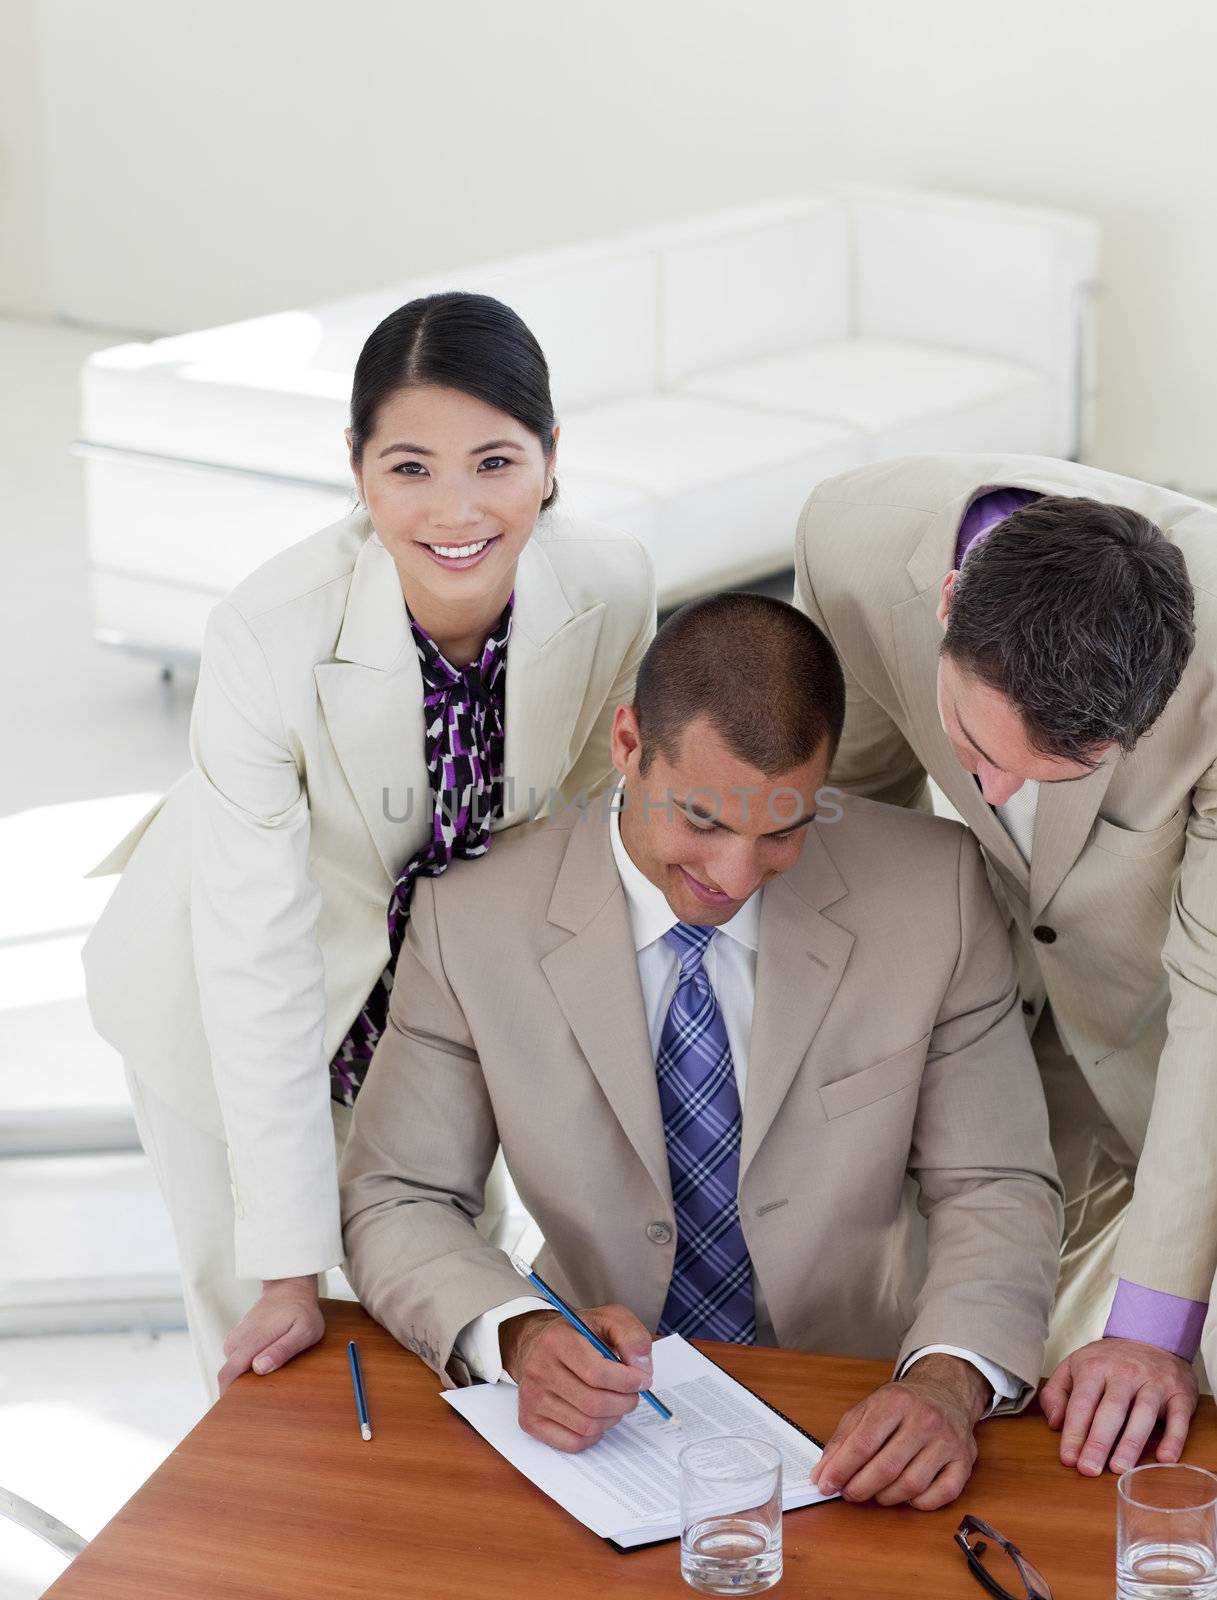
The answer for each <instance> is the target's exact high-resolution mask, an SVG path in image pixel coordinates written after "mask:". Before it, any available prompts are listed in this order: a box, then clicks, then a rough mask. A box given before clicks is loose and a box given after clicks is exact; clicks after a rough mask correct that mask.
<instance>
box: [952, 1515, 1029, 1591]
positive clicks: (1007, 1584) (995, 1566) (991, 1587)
mask: <svg viewBox="0 0 1217 1600" xmlns="http://www.w3.org/2000/svg"><path fill="white" fill-rule="evenodd" d="M955 1543H956V1544H957V1545H958V1546H959V1548H960V1549H961V1550H962V1551H963V1553H964V1555H965V1556H966V1557H967V1560H968V1569H969V1571H970V1572H971V1574H972V1576H973V1577H974V1578H975V1579H976V1581H977V1583H979V1584H982V1585H983V1586H984V1588H986V1589H987V1590H988V1591H989V1593H990V1594H991V1595H994V1596H995V1597H996V1600H1052V1590H1051V1589H1050V1588H1049V1587H1048V1580H1047V1578H1045V1577H1044V1575H1043V1573H1042V1572H1040V1570H1039V1569H1038V1568H1037V1567H1034V1566H1032V1564H1031V1562H1030V1561H1028V1560H1027V1558H1026V1556H1025V1555H1023V1553H1022V1551H1021V1550H1020V1549H1019V1548H1018V1546H1017V1545H1016V1544H1011V1543H1010V1541H1009V1539H1007V1538H1006V1537H1005V1535H1004V1534H1001V1533H998V1531H997V1529H996V1528H991V1527H990V1526H989V1524H988V1523H987V1522H982V1521H981V1520H980V1518H979V1517H969V1516H965V1517H964V1519H963V1521H962V1522H961V1523H960V1524H959V1527H958V1529H957V1530H956V1533H955ZM990 1546H994V1547H995V1548H990Z"/></svg>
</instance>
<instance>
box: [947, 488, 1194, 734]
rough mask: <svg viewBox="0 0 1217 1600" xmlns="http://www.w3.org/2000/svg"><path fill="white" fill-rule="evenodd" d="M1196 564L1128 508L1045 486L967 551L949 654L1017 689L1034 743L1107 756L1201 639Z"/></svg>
mask: <svg viewBox="0 0 1217 1600" xmlns="http://www.w3.org/2000/svg"><path fill="white" fill-rule="evenodd" d="M1193 609H1194V596H1193V593H1192V585H1191V581H1190V580H1189V578H1188V575H1187V566H1186V564H1185V563H1184V560H1183V556H1182V554H1181V552H1180V551H1179V549H1178V548H1177V546H1175V545H1173V544H1171V542H1170V541H1169V539H1167V538H1166V536H1165V535H1164V534H1163V532H1162V530H1161V529H1160V528H1158V527H1155V525H1154V524H1153V523H1152V522H1150V521H1149V520H1148V518H1146V517H1143V516H1141V515H1140V514H1139V513H1138V512H1136V511H1130V510H1129V509H1128V508H1127V507H1126V506H1113V505H1106V504H1104V503H1102V502H1101V501H1098V500H1087V499H1082V498H1074V497H1073V496H1069V495H1046V496H1044V498H1043V499H1041V500H1036V501H1034V502H1032V503H1031V504H1030V505H1027V506H1024V507H1023V508H1022V509H1021V510H1019V511H1015V512H1013V513H1012V514H1011V515H1010V516H1008V517H1006V518H1005V519H1004V521H1002V522H999V523H998V524H997V526H996V527H995V528H994V529H993V530H992V532H991V533H989V534H988V536H987V537H986V538H985V539H983V540H982V541H981V542H980V543H979V544H978V545H976V546H975V547H974V548H973V550H972V551H971V553H970V554H969V555H968V556H967V557H966V559H965V561H964V564H963V570H962V572H961V573H960V574H959V577H958V578H957V579H956V581H955V587H954V589H953V591H952V593H951V604H950V612H949V615H948V617H947V628H946V637H945V639H944V640H943V645H942V649H943V653H944V654H945V655H948V656H950V657H951V659H952V660H953V661H956V662H957V663H958V664H959V665H960V666H961V667H963V668H965V669H966V670H967V671H969V672H971V673H974V674H975V676H976V677H978V678H979V679H980V680H981V681H982V682H983V683H986V684H988V685H989V687H990V688H993V689H996V690H998V691H999V692H1000V693H1001V694H1004V695H1005V696H1006V698H1007V699H1008V700H1010V701H1011V703H1012V704H1013V705H1014V707H1015V709H1016V710H1017V711H1018V712H1019V714H1020V715H1021V717H1022V719H1023V723H1024V725H1025V727H1026V730H1027V737H1028V740H1029V742H1030V743H1031V745H1032V748H1033V749H1036V750H1039V751H1041V752H1042V753H1044V754H1045V755H1051V756H1059V757H1062V758H1064V759H1066V760H1070V761H1080V762H1083V763H1085V764H1086V765H1088V766H1093V765H1095V764H1096V763H1097V761H1098V759H1099V756H1098V751H1099V750H1100V747H1101V746H1103V745H1106V744H1110V743H1115V744H1117V745H1118V746H1119V747H1120V749H1121V750H1123V751H1126V752H1127V751H1129V750H1131V749H1132V748H1133V747H1134V745H1135V744H1136V742H1137V740H1138V739H1139V738H1140V737H1141V735H1142V734H1143V733H1144V732H1145V731H1146V730H1147V729H1148V728H1151V727H1152V726H1153V724H1154V723H1155V722H1156V721H1157V719H1158V718H1159V716H1161V714H1162V711H1163V709H1164V708H1165V706H1166V702H1167V701H1168V700H1169V699H1170V697H1171V695H1172V694H1174V692H1175V690H1176V688H1178V686H1179V680H1180V678H1181V677H1182V676H1183V669H1184V667H1186V665H1187V661H1188V657H1189V656H1190V655H1191V653H1192V646H1193V644H1194V642H1195V627H1194V624H1193Z"/></svg>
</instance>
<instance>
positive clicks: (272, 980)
mask: <svg viewBox="0 0 1217 1600" xmlns="http://www.w3.org/2000/svg"><path fill="white" fill-rule="evenodd" d="M654 616H655V600H654V581H653V577H652V573H651V566H650V561H649V559H648V557H647V555H646V553H645V551H644V550H643V549H642V547H641V546H640V545H639V544H638V543H637V542H636V541H635V540H633V539H631V538H629V537H628V536H626V535H623V534H617V533H613V532H611V531H609V530H607V529H605V528H599V527H596V526H595V525H592V524H578V523H573V522H571V521H570V520H569V519H567V518H562V517H554V518H548V517H547V518H543V519H542V521H541V523H540V524H539V526H538V530H537V532H536V533H535V534H534V536H533V538H532V540H531V541H530V543H529V544H528V545H527V546H526V548H525V550H524V552H523V554H522V556H521V558H520V564H519V569H518V574H517V581H516V603H515V613H514V618H513V622H512V632H511V641H510V644H509V647H508V652H507V669H506V724H507V726H506V748H505V752H504V766H505V772H506V778H507V782H506V794H505V802H504V805H505V810H504V815H503V817H502V818H501V820H500V821H499V822H498V823H497V824H496V827H497V828H509V827H511V826H513V825H514V824H517V823H519V822H521V821H524V820H526V819H527V818H528V817H529V816H530V815H536V814H537V809H538V808H539V807H541V806H543V805H544V804H545V801H546V797H547V795H548V794H549V792H550V790H551V789H553V788H559V787H560V788H561V789H563V790H564V791H566V792H568V793H575V792H577V791H578V790H580V789H581V788H585V787H586V788H593V787H595V786H596V785H598V784H599V783H602V782H603V781H604V780H605V779H606V778H607V777H608V776H609V774H610V773H611V770H612V768H611V760H610V756H609V732H610V727H611V723H612V718H613V713H614V711H615V709H616V707H617V706H618V705H619V704H620V703H621V702H622V701H623V700H627V699H629V698H630V696H631V695H632V693H633V685H634V677H635V674H636V672H637V668H638V663H639V661H640V659H641V657H642V655H643V653H644V652H645V649H646V646H647V644H648V643H649V641H650V638H651V636H652V634H653V632H654V625H655V624H654ZM191 748H192V754H193V757H194V767H193V770H192V771H191V772H190V773H189V774H187V776H186V777H185V778H184V779H182V780H181V782H180V783H179V784H178V785H177V786H176V787H175V788H174V789H172V790H171V791H170V792H169V794H168V795H167V796H166V798H165V799H164V801H163V802H162V803H161V805H160V806H158V807H157V808H156V810H155V811H153V812H152V813H151V814H150V815H149V816H148V817H146V818H145V819H144V821H143V822H142V823H141V824H140V825H139V827H137V828H136V830H135V831H134V832H133V833H132V834H131V835H129V836H128V838H127V839H126V840H124V841H123V843H122V844H121V845H120V846H119V847H118V849H117V850H115V851H114V853H113V854H112V855H111V857H110V858H109V859H108V860H107V861H106V862H104V863H103V864H102V866H101V867H100V868H99V869H98V871H111V872H113V871H118V870H120V869H122V878H121V880H120V882H119V884H118V886H117V888H116V889H115V892H114V895H113V897H112V899H111V901H110V903H109V905H108V906H107V908H106V911H105V913H104V915H103V916H102V918H101V920H100V921H99V923H98V925H97V927H96V929H95V931H94V932H93V934H92V936H91V938H90V939H89V941H88V943H87V945H86V947H85V969H86V977H87V982H88V996H89V1003H90V1006H91V1008H92V1012H93V1019H94V1022H95V1024H96V1026H97V1028H98V1031H99V1032H100V1033H101V1034H102V1035H103V1036H104V1037H105V1038H106V1039H108V1040H109V1041H110V1042H111V1043H112V1044H113V1045H115V1047H116V1048H117V1049H118V1050H119V1051H121V1053H122V1055H123V1056H124V1058H125V1059H126V1061H127V1063H128V1065H129V1066H130V1067H131V1068H132V1069H133V1070H134V1071H136V1072H137V1073H139V1074H140V1076H141V1077H143V1078H144V1079H145V1080H146V1081H147V1082H148V1083H149V1084H151V1086H152V1087H153V1088H154V1089H155V1090H156V1091H157V1092H158V1093H159V1094H160V1095H161V1096H162V1098H164V1099H166V1100H168V1101H169V1102H170V1103H171V1104H173V1105H175V1106H176V1107H177V1108H178V1109H179V1110H180V1111H181V1112H183V1113H184V1114H185V1115H186V1116H188V1117H189V1118H191V1119H192V1120H193V1121H195V1122H196V1123H197V1124H198V1125H199V1126H201V1127H203V1128H205V1129H207V1130H209V1131H211V1132H213V1133H214V1134H216V1135H217V1136H218V1137H226V1139H227V1143H228V1150H229V1157H230V1165H231V1168H232V1177H233V1193H234V1204H235V1210H236V1262H237V1266H236V1270H237V1274H238V1276H242V1277H251V1278H278V1277H288V1276H295V1275H297V1274H303V1273H308V1272H314V1271H318V1270H320V1269H323V1268H325V1267H327V1266H333V1265H335V1264H336V1263H337V1262H338V1261H339V1260H340V1259H341V1254H342V1250H341V1234H340V1228H339V1220H338V1192H337V1181H336V1169H335V1160H334V1143H333V1133H332V1130H331V1126H330V1110H329V1076H328V1071H327V1063H328V1062H329V1060H330V1059H331V1057H332V1056H333V1053H334V1051H335V1050H336V1048H337V1047H338V1045H339V1043H340V1042H341V1041H342V1039H343V1038H344V1037H345V1035H346V1032H347V1029H348V1028H349V1026H350V1024H351V1022H352V1020H353V1019H354V1017H355V1016H356V1014H357V1013H358V1011H359V1010H360V1008H361V1007H362V1005H363V1003H364V1001H365V1000H366V998H367V996H368V994H369V992H370V991H371V988H372V986H373V984H374V983H375V982H376V981H377V979H378V977H379V975H380V974H381V972H382V971H383V970H384V967H385V964H386V962H387V961H388V957H389V946H388V933H387V909H388V903H389V895H390V890H391V886H392V883H393V880H394V879H395V877H396V876H397V874H398V873H399V872H400V870H401V868H402V867H403V866H404V864H405V863H406V861H408V860H409V858H410V857H411V855H413V854H414V852H415V851H416V850H418V849H419V848H420V847H421V846H422V845H423V844H424V843H425V842H426V841H427V840H428V839H429V838H430V835H431V801H430V790H429V786H428V778H427V767H426V759H425V753H424V737H423V705H422V679H421V675H420V671H419V664H418V656H417V653H416V651H415V648H414V644H413V641H412V638H411V635H410V630H409V622H408V617H407V613H406V609H405V606H404V604H403V602H402V593H401V584H400V581H399V579H398V575H397V569H396V567H395V566H394V564H393V560H392V557H391V556H390V555H389V553H388V551H387V550H386V549H385V548H384V546H383V545H382V544H381V542H380V540H379V539H378V538H377V537H376V535H375V533H374V532H373V530H372V527H371V524H370V522H369V521H368V518H367V516H366V514H365V513H363V512H358V513H356V514H354V515H353V516H351V517H348V518H346V519H345V520H343V521H342V522H338V523H336V524H334V526H333V527H330V528H326V529H324V530H323V531H322V532H320V533H318V534H316V535H314V536H313V537H312V538H311V539H307V540H305V541H304V542H303V543H301V544H299V545H296V546H294V547H293V548H292V549H290V550H287V551H285V552H284V553H283V554H281V555H279V556H276V557H275V558H274V559H273V560H272V561H270V562H268V563H267V564H266V565H265V566H264V567H262V568H261V569H259V571H258V572H256V573H254V574H253V576H252V577H250V578H248V579H247V580H246V581H245V582H244V583H242V584H240V585H239V586H238V588H237V589H235V590H234V591H233V593H232V594H231V595H230V596H229V597H228V598H227V600H225V601H224V602H222V603H221V604H220V605H219V606H217V607H216V609H215V611H214V612H213V613H212V616H211V619H210V621H209V624H208V630H207V637H206V642H205V645H204V652H203V662H202V667H201V669H200V677H199V687H198V693H197V696H196V699H195V705H194V715H193V720H192V724H191ZM496 848H497V844H496ZM493 853H494V851H493V849H492V851H491V853H490V855H491V856H493ZM487 859H489V857H488V858H487Z"/></svg>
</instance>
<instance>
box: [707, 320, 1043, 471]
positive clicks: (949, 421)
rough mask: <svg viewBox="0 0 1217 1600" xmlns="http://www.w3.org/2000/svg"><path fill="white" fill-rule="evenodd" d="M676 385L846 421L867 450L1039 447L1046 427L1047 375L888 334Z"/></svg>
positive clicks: (761, 407)
mask: <svg viewBox="0 0 1217 1600" xmlns="http://www.w3.org/2000/svg"><path fill="white" fill-rule="evenodd" d="M681 392H682V393H684V394H689V395H699V396H702V397H705V398H710V399H715V400H721V401H727V402H730V403H732V404H734V405H739V406H749V407H752V408H754V409H756V410H757V411H761V412H771V413H774V414H781V415H790V414H797V415H802V416H806V417H815V418H818V419H820V420H822V421H825V422H835V423H844V424H847V425H849V426H850V427H853V428H857V429H859V430H861V431H862V432H863V433H864V434H865V435H866V451H867V459H870V460H880V459H882V458H883V457H885V456H891V455H908V454H917V453H919V452H923V451H936V450H951V451H968V450H1011V451H1028V452H1031V453H1033V454H1040V453H1043V452H1045V451H1046V450H1047V449H1048V442H1049V440H1050V439H1051V436H1052V431H1053V422H1054V413H1053V395H1052V387H1051V384H1050V383H1049V381H1048V379H1047V378H1046V377H1044V376H1043V375H1042V374H1041V373H1038V372H1036V371H1034V370H1032V369H1031V368H1030V367H1024V366H1019V365H1018V364H1017V363H1015V362H1012V361H996V360H992V359H989V358H987V357H983V356H973V355H967V354H964V353H963V352H960V351H955V350H945V349H942V348H941V347H935V346H932V345H922V344H908V343H903V342H900V341H897V340H889V339H844V340H839V341H837V342H835V343H831V344H821V345H813V346H811V347H810V348H809V349H806V350H797V351H794V352H793V353H792V354H790V355H785V356H774V357H771V358H770V359H769V360H766V361H747V362H741V363H739V364H738V365H736V366H732V367H722V368H720V369H719V370H718V371H717V372H707V373H703V374H701V376H699V377H696V378H690V379H688V380H687V381H686V382H685V383H683V384H682V385H681Z"/></svg>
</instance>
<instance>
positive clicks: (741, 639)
mask: <svg viewBox="0 0 1217 1600" xmlns="http://www.w3.org/2000/svg"><path fill="white" fill-rule="evenodd" d="M634 712H635V715H636V716H637V718H638V727H639V734H640V739H641V743H642V757H641V766H642V770H643V771H644V772H645V771H646V770H647V768H648V767H649V766H650V764H651V761H652V760H653V759H654V756H655V754H656V753H657V752H662V753H663V755H664V756H665V757H666V758H667V759H668V760H669V761H674V760H675V759H676V757H677V752H678V750H679V746H680V740H681V736H682V734H683V733H684V731H685V729H686V728H687V727H688V726H689V724H690V723H691V722H694V721H695V720H696V719H697V718H699V717H705V718H707V719H708V720H709V722H710V725H711V726H712V727H713V728H714V729H715V731H716V732H717V733H718V735H719V737H720V738H721V739H722V740H723V743H724V744H725V745H726V746H727V748H728V749H729V750H730V751H731V753H732V755H734V756H737V757H738V758H739V760H741V761H746V762H747V763H748V765H749V766H751V767H755V768H756V770H757V771H758V772H763V773H764V774H765V776H766V777H777V776H779V775H780V774H782V773H784V772H792V771H793V770H794V768H795V767H801V766H802V765H803V763H804V762H806V761H809V760H810V759H811V757H812V756H813V755H814V754H815V752H816V751H817V750H818V749H819V748H820V746H821V745H822V744H823V743H824V742H825V741H826V740H827V742H828V747H829V759H830V761H831V759H832V756H833V755H834V754H835V752H836V748H837V744H838V742H839V741H840V738H841V728H842V726H843V724H844V722H845V679H844V677H843V676H842V673H841V664H840V662H839V661H838V660H837V657H836V653H835V651H834V650H833V647H832V645H831V644H829V642H828V640H827V639H826V638H825V637H824V635H823V634H822V633H821V632H820V630H819V628H817V627H816V625H815V623H814V622H812V621H811V619H810V617H805V616H804V615H803V613H802V612H801V611H796V610H795V608H794V607H793V606H789V605H786V604H785V602H784V601H782V600H775V599H772V598H771V597H769V596H767V595H760V594H742V593H730V594H718V595H712V596H711V597H710V598H709V599H706V600H695V601H693V602H692V603H691V604H690V605H687V606H682V607H681V609H680V610H679V611H677V612H675V613H674V614H673V615H672V616H671V617H669V618H668V620H667V621H666V622H665V623H664V625H663V627H662V628H660V630H659V632H658V633H657V634H656V635H655V638H654V640H653V641H652V643H651V647H650V649H649V650H648V651H647V653H646V655H645V656H644V657H643V660H642V665H641V666H640V667H639V669H638V683H637V687H636V689H635V691H634Z"/></svg>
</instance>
